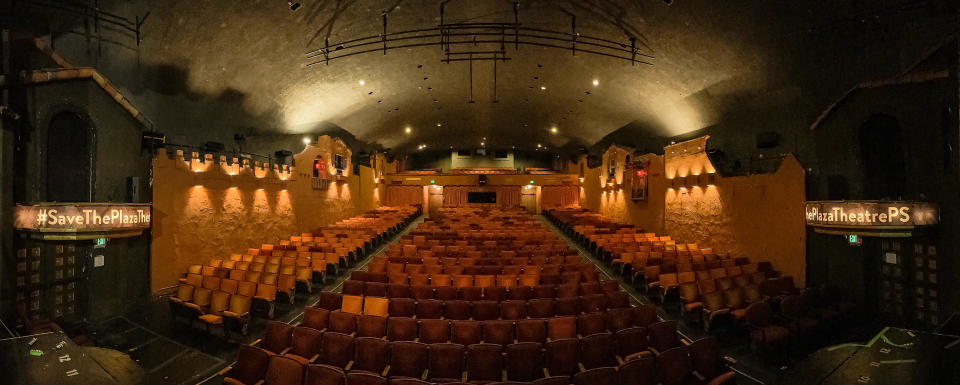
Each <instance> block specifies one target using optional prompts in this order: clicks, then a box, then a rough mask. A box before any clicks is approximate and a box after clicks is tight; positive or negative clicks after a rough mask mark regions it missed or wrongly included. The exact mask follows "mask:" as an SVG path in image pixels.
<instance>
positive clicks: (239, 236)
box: [151, 137, 380, 292]
mask: <svg viewBox="0 0 960 385" xmlns="http://www.w3.org/2000/svg"><path fill="white" fill-rule="evenodd" d="M338 151H349V150H348V149H346V148H345V147H340V145H339V144H337V143H335V142H330V141H325V140H324V139H323V137H321V138H320V140H318V141H316V142H315V144H314V145H310V146H307V148H306V149H305V150H304V151H303V152H302V153H300V154H297V155H295V156H294V157H295V161H296V164H298V165H301V166H300V167H299V168H291V169H290V171H285V170H284V169H277V168H270V167H268V168H267V169H266V170H263V169H261V168H260V167H259V166H258V164H254V165H253V167H249V165H245V166H244V167H241V166H239V165H234V164H232V162H230V164H228V163H227V162H221V161H214V159H213V158H212V157H211V158H209V159H207V161H206V162H203V163H201V162H198V161H196V160H195V161H193V162H189V163H188V162H187V161H186V160H184V159H183V157H182V156H178V155H175V154H174V155H173V156H172V157H171V156H168V155H167V154H166V152H164V151H163V150H161V151H160V152H159V153H158V155H157V157H156V158H154V189H153V193H154V214H153V215H154V227H153V233H152V234H153V243H152V253H153V254H152V255H153V258H152V261H151V275H152V280H151V289H152V291H154V292H157V291H159V290H161V289H163V288H165V287H169V286H171V285H174V284H176V281H177V277H179V275H180V274H181V273H182V272H184V271H186V269H187V266H189V265H191V264H202V263H206V262H207V261H208V260H210V259H211V258H222V257H226V256H228V255H229V254H231V253H238V252H242V251H244V250H246V249H247V248H249V247H257V246H259V245H260V244H262V243H271V242H276V241H277V240H278V239H279V238H285V237H287V236H289V235H291V234H295V233H301V232H310V231H313V230H315V229H317V228H319V227H321V226H324V225H328V224H330V223H333V222H336V221H338V220H341V219H344V218H349V217H352V216H355V215H357V214H360V213H362V212H363V211H366V210H369V209H372V208H375V207H377V206H379V201H380V200H379V198H378V193H377V191H376V184H375V183H373V172H372V170H371V169H370V168H368V167H363V166H361V167H359V170H360V172H359V173H358V174H357V175H350V174H351V173H350V172H349V171H350V170H352V168H351V167H348V170H347V171H346V172H345V174H346V175H347V176H346V177H344V178H343V180H342V181H339V182H331V183H330V187H329V188H328V189H326V190H314V189H313V187H312V185H311V180H310V179H311V178H310V177H311V171H310V168H309V167H312V161H313V159H314V158H315V157H316V156H317V155H321V156H324V159H330V158H329V157H328V156H326V155H328V154H330V153H331V152H338ZM344 155H345V156H346V158H347V159H349V154H344ZM187 158H188V159H189V158H190V155H189V154H188V155H187ZM223 160H225V159H223Z"/></svg>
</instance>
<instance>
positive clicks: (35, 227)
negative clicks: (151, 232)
mask: <svg viewBox="0 0 960 385" xmlns="http://www.w3.org/2000/svg"><path fill="white" fill-rule="evenodd" d="M150 211H151V210H150V205H149V204H90V203H65V204H42V205H35V206H21V205H17V206H15V207H14V213H13V215H14V228H16V229H18V230H32V231H42V232H88V231H125V230H137V229H141V230H142V229H146V228H149V227H150Z"/></svg>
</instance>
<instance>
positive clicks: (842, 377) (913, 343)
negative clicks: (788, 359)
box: [783, 327, 960, 385]
mask: <svg viewBox="0 0 960 385" xmlns="http://www.w3.org/2000/svg"><path fill="white" fill-rule="evenodd" d="M783 384H787V385H857V384H865V385H908V384H909V385H956V384H960V337H958V336H953V335H943V334H934V333H924V332H917V331H913V330H907V329H899V328H892V327H887V328H884V329H883V330H881V331H880V333H878V334H877V335H876V336H874V337H873V338H872V339H871V340H870V341H868V342H866V343H845V344H840V345H835V346H831V347H827V348H823V349H820V350H817V351H816V352H814V353H813V354H811V355H810V356H809V357H807V358H806V359H804V360H803V361H801V362H800V364H798V365H796V366H794V367H793V368H791V369H789V370H788V371H787V373H786V374H785V375H784V381H783Z"/></svg>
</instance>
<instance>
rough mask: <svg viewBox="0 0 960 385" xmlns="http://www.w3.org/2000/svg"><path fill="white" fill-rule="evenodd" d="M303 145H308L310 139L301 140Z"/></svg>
mask: <svg viewBox="0 0 960 385" xmlns="http://www.w3.org/2000/svg"><path fill="white" fill-rule="evenodd" d="M303 144H306V145H308V146H309V145H310V138H303Z"/></svg>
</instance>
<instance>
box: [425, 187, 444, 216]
mask: <svg viewBox="0 0 960 385" xmlns="http://www.w3.org/2000/svg"><path fill="white" fill-rule="evenodd" d="M427 191H428V194H429V195H428V197H427V214H428V215H429V216H431V217H433V216H435V215H436V214H437V210H440V207H443V190H442V189H439V188H429V189H427Z"/></svg>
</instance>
